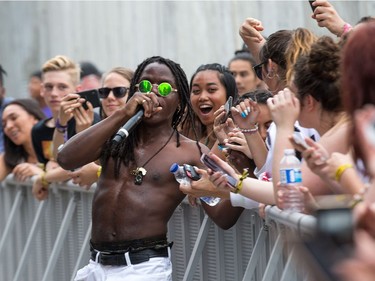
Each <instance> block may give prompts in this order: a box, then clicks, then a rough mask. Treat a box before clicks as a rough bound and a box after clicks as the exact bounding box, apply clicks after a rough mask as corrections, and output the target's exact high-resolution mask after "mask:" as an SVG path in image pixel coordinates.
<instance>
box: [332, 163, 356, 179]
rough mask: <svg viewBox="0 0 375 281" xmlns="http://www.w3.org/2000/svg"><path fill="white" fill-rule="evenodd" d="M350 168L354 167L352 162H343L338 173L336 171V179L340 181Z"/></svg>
mask: <svg viewBox="0 0 375 281" xmlns="http://www.w3.org/2000/svg"><path fill="white" fill-rule="evenodd" d="M348 168H353V165H352V164H342V165H340V166H339V167H338V168H337V170H336V173H335V180H336V181H337V182H340V179H341V176H342V174H343V173H344V172H345V171H346V170H347V169H348Z"/></svg>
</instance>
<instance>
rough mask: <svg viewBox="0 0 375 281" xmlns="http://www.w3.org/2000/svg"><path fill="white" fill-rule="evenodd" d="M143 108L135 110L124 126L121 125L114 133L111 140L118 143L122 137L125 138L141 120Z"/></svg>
mask: <svg viewBox="0 0 375 281" xmlns="http://www.w3.org/2000/svg"><path fill="white" fill-rule="evenodd" d="M143 113H144V110H143V108H141V109H140V110H138V111H137V113H136V114H135V115H134V116H133V117H132V118H130V119H129V120H128V121H127V122H126V123H125V125H124V126H122V127H121V129H120V130H118V132H117V133H116V135H115V136H114V138H113V139H112V142H115V143H119V142H120V141H122V140H123V139H125V138H127V137H128V136H129V133H130V132H131V130H133V129H134V128H135V126H137V125H138V123H139V122H141V120H142V117H143Z"/></svg>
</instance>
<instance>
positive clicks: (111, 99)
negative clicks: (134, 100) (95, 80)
mask: <svg viewBox="0 0 375 281" xmlns="http://www.w3.org/2000/svg"><path fill="white" fill-rule="evenodd" d="M133 74H134V72H133V70H131V69H128V68H124V67H115V68H113V69H111V70H110V71H108V72H107V73H106V74H104V76H103V88H100V89H99V95H100V98H101V99H102V108H101V112H100V115H101V117H102V119H103V118H106V117H108V116H110V115H111V114H112V113H113V112H114V111H116V110H117V109H119V108H121V107H123V106H124V105H125V103H126V100H127V98H128V93H129V86H130V81H131V79H132V78H133Z"/></svg>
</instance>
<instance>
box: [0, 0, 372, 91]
mask: <svg viewBox="0 0 375 281" xmlns="http://www.w3.org/2000/svg"><path fill="white" fill-rule="evenodd" d="M332 3H333V5H334V6H335V7H336V9H337V10H338V11H339V13H340V14H341V16H342V17H343V18H344V19H346V20H347V21H348V22H350V23H352V24H354V23H355V22H356V21H358V19H359V18H360V17H362V16H365V15H374V14H375V13H374V11H375V1H332ZM310 15H311V9H310V7H309V4H308V3H307V1H305V0H301V1H252V0H248V1H114V2H112V1H111V2H110V1H56V2H52V1H35V2H31V1H28V2H19V1H9V2H3V1H1V2H0V34H1V35H0V40H1V41H0V42H1V43H0V64H2V65H3V67H4V69H5V70H6V71H7V72H8V76H7V77H6V81H5V86H6V88H7V95H9V96H14V97H26V96H27V90H26V84H27V79H28V75H29V74H30V73H31V72H32V71H34V70H35V69H38V68H40V67H41V65H42V64H43V62H44V61H46V60H47V59H49V58H50V57H53V56H55V55H57V54H64V55H67V56H69V57H71V58H73V59H74V60H76V61H77V62H78V61H81V60H90V61H92V62H94V63H95V64H97V66H98V67H99V68H100V69H101V70H103V71H105V70H109V69H110V68H112V67H114V66H126V67H130V68H133V69H134V68H136V67H137V65H138V64H139V63H140V62H141V61H142V60H144V59H145V58H147V57H149V56H152V55H161V56H165V57H168V58H171V59H173V60H176V61H177V62H179V63H180V64H181V66H182V67H183V68H184V69H185V71H186V73H187V75H188V77H189V78H190V76H191V74H192V73H193V72H194V70H195V69H196V68H197V67H198V66H199V65H200V64H203V63H212V62H219V63H223V64H226V63H227V62H228V61H229V59H230V58H231V57H232V55H233V52H234V50H236V49H238V48H240V47H241V45H242V40H241V38H240V36H239V35H238V29H239V27H240V25H241V23H242V22H243V21H244V20H245V18H246V17H254V18H258V19H261V20H262V21H263V23H264V26H265V28H266V30H265V31H264V34H265V35H269V34H271V33H272V32H274V31H276V30H278V29H294V28H297V27H301V26H302V27H308V28H311V29H313V30H314V31H315V32H316V33H317V34H319V35H322V34H329V33H328V32H327V31H326V30H324V29H321V28H319V27H317V25H316V22H315V21H313V20H312V19H311V17H310Z"/></svg>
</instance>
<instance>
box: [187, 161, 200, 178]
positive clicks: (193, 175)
mask: <svg viewBox="0 0 375 281" xmlns="http://www.w3.org/2000/svg"><path fill="white" fill-rule="evenodd" d="M184 171H185V174H186V176H187V177H188V178H190V179H192V180H193V181H197V180H199V179H200V178H201V176H200V175H199V174H198V173H197V172H196V171H195V169H194V167H193V166H191V165H189V164H184Z"/></svg>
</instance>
